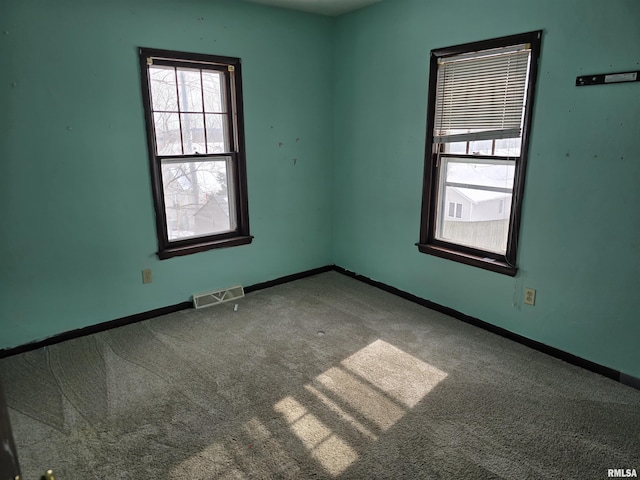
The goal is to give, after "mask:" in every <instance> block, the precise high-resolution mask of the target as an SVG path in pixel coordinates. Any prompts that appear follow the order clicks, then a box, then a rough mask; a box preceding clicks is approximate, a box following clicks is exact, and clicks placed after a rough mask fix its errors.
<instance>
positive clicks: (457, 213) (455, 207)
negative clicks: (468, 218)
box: [449, 202, 462, 218]
mask: <svg viewBox="0 0 640 480" xmlns="http://www.w3.org/2000/svg"><path fill="white" fill-rule="evenodd" d="M449 216H450V217H452V218H453V217H455V218H462V204H461V203H455V202H449Z"/></svg>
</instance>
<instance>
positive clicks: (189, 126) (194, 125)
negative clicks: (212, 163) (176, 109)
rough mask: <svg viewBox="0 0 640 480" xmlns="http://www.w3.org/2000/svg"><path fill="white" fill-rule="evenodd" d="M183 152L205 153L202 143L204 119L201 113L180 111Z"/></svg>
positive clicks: (187, 153) (190, 153)
mask: <svg viewBox="0 0 640 480" xmlns="http://www.w3.org/2000/svg"><path fill="white" fill-rule="evenodd" d="M180 119H181V121H182V142H183V144H184V154H185V155H192V154H194V153H200V154H203V153H206V151H207V150H206V147H205V144H204V119H203V118H202V114H201V113H181V114H180Z"/></svg>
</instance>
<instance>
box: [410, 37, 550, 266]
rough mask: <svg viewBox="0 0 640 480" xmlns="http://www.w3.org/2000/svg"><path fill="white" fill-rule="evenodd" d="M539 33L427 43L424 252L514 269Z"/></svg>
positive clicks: (421, 248)
mask: <svg viewBox="0 0 640 480" xmlns="http://www.w3.org/2000/svg"><path fill="white" fill-rule="evenodd" d="M541 35H542V32H541V31H536V32H530V33H525V34H520V35H512V36H509V37H502V38H498V39H494V40H486V41H482V42H475V43H470V44H464V45H458V46H454V47H449V48H443V49H437V50H432V51H431V64H430V65H431V71H430V79H429V101H428V105H429V106H428V118H427V145H426V154H425V183H424V186H423V203H422V218H421V229H420V242H419V243H418V247H419V249H420V251H421V252H423V253H428V254H432V255H437V256H440V257H443V258H448V259H451V260H455V261H459V262H462V263H467V264H470V265H474V266H477V267H480V268H485V269H488V270H492V271H496V272H499V273H504V274H507V275H515V274H516V272H517V267H516V259H517V245H518V235H519V229H520V214H521V207H522V196H523V193H524V176H525V171H526V159H527V147H528V138H529V131H530V126H531V117H532V105H533V98H534V89H535V80H536V76H537V61H538V57H539V53H540V43H541ZM452 205H453V207H452ZM458 205H460V206H459V207H458ZM452 208H453V209H452ZM458 212H459V213H460V215H458Z"/></svg>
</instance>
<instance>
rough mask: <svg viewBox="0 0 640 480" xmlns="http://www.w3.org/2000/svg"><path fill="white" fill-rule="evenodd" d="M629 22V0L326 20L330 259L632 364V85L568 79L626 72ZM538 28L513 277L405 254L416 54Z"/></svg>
mask: <svg viewBox="0 0 640 480" xmlns="http://www.w3.org/2000/svg"><path fill="white" fill-rule="evenodd" d="M639 25H640V2H638V1H637V0H608V1H606V0H590V1H588V2H584V1H581V0H562V1H558V0H538V1H536V2H529V1H523V0H510V1H506V0H492V1H482V2H478V1H476V0H455V1H451V0H447V1H445V0H433V1H424V0H413V1H410V0H406V1H405V0H389V1H386V2H383V3H381V4H379V5H376V6H374V7H372V8H369V9H366V10H362V11H360V12H357V13H354V14H351V15H347V16H344V17H341V18H340V19H339V20H338V22H337V25H336V34H335V35H336V57H335V72H336V74H335V97H334V100H335V108H336V112H335V123H334V129H335V130H334V132H335V135H334V138H335V152H336V153H335V156H334V173H335V182H334V189H335V196H334V199H335V215H334V239H335V240H334V252H335V253H334V261H335V263H336V264H338V265H341V266H343V267H345V268H347V269H350V270H354V271H356V272H358V273H361V274H363V275H366V276H368V277H371V278H373V279H376V280H379V281H382V282H384V283H387V284H390V285H393V286H394V287H397V288H400V289H402V290H406V291H409V292H411V293H413V294H415V295H418V296H420V297H423V298H426V299H429V300H431V301H434V302H437V303H439V304H442V305H445V306H448V307H451V308H454V309H456V310H458V311H461V312H463V313H465V314H468V315H471V316H474V317H477V318H480V319H481V320H484V321H486V322H490V323H493V324H495V325H498V326H500V327H503V328H506V329H507V330H510V331H513V332H516V333H519V334H521V335H525V336H527V337H530V338H532V339H534V340H537V341H539V342H542V343H544V344H547V345H551V346H553V347H556V348H559V349H561V350H564V351H567V352H569V353H572V354H575V355H578V356H580V357H583V358H586V359H589V360H591V361H593V362H597V363H599V364H602V365H605V366H608V367H611V368H614V369H617V370H620V371H622V372H624V373H627V374H631V375H634V376H640V348H638V339H639V338H640V295H638V289H639V288H640V252H639V248H640V240H639V239H640V216H639V215H638V213H637V207H638V205H640V188H639V183H638V182H639V181H640V140H639V139H640V83H633V84H618V85H606V86H595V87H582V88H576V87H575V86H574V84H575V77H576V76H577V75H581V74H587V73H604V72H616V71H628V70H640V50H639V48H638V45H640V27H639ZM537 29H543V30H544V34H543V41H542V57H541V60H540V74H539V79H538V90H537V100H536V104H535V110H534V118H533V128H532V132H531V135H532V136H531V147H530V156H529V159H530V161H529V166H528V169H527V180H526V189H525V197H524V209H523V224H522V230H521V244H520V249H519V255H518V264H519V266H520V272H519V274H518V276H517V277H515V278H510V277H507V276H503V275H499V274H496V273H492V272H487V271H484V270H480V269H477V268H473V267H470V266H466V265H462V264H458V263H454V262H452V261H449V260H444V259H441V258H437V257H433V256H429V255H424V254H421V253H419V252H418V250H417V248H416V247H415V246H414V243H415V242H417V241H418V234H419V230H418V229H419V222H420V196H421V188H422V173H423V157H424V141H425V128H426V113H425V112H426V99H427V79H428V73H429V72H428V58H429V51H430V50H431V49H434V48H440V47H447V46H451V45H455V44H459V43H465V42H472V41H478V40H483V39H487V38H494V37H498V36H503V35H510V34H515V33H522V32H526V31H531V30H537ZM524 287H531V288H535V289H537V303H536V306H535V307H530V306H527V305H523V303H522V297H523V289H524Z"/></svg>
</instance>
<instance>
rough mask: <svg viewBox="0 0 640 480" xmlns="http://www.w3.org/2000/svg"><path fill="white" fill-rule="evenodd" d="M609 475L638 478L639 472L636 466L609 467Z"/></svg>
mask: <svg viewBox="0 0 640 480" xmlns="http://www.w3.org/2000/svg"><path fill="white" fill-rule="evenodd" d="M607 476H608V477H609V478H611V477H613V478H637V477H638V473H637V472H636V469H635V468H609V469H607Z"/></svg>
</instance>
